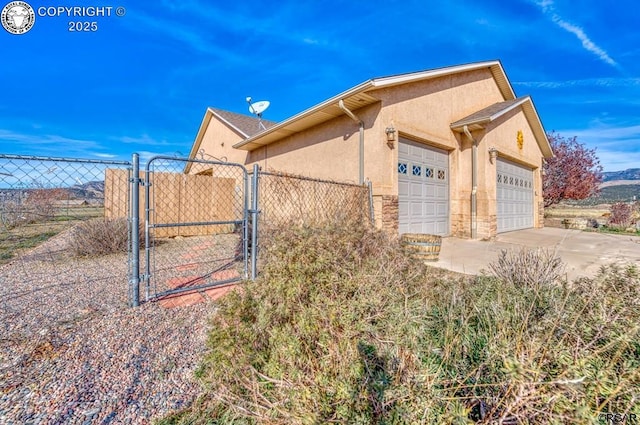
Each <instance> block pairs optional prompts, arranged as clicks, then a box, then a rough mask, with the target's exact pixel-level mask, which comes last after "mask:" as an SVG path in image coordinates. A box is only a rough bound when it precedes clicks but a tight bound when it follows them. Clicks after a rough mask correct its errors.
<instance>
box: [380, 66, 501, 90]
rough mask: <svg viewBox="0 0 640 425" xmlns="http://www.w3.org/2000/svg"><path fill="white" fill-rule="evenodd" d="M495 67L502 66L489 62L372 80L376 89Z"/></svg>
mask: <svg viewBox="0 0 640 425" xmlns="http://www.w3.org/2000/svg"><path fill="white" fill-rule="evenodd" d="M495 65H500V62H499V61H487V62H478V63H470V64H467V65H458V66H450V67H446V68H439V69H432V70H427V71H419V72H413V73H410V74H402V75H395V76H391V77H381V78H375V79H373V80H372V82H373V85H374V87H376V88H377V87H387V86H394V85H397V84H403V83H408V82H412V81H416V80H422V79H426V78H429V79H431V78H437V77H442V76H446V75H452V74H457V73H460V72H466V71H474V70H476V69H483V68H490V67H492V66H495Z"/></svg>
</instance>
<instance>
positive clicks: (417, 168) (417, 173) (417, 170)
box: [411, 165, 422, 176]
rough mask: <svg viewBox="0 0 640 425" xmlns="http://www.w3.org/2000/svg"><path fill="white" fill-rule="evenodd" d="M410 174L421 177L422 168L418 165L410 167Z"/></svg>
mask: <svg viewBox="0 0 640 425" xmlns="http://www.w3.org/2000/svg"><path fill="white" fill-rule="evenodd" d="M411 174H413V175H414V176H421V175H422V167H421V166H419V165H414V166H412V167H411Z"/></svg>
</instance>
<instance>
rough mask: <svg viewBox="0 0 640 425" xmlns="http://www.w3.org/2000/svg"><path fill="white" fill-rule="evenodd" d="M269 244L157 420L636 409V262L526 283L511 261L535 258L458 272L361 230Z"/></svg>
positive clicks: (313, 233) (299, 420) (568, 417)
mask: <svg viewBox="0 0 640 425" xmlns="http://www.w3.org/2000/svg"><path fill="white" fill-rule="evenodd" d="M265 240H269V241H270V242H269V244H268V245H267V246H265V247H264V248H263V252H262V254H264V255H265V257H266V264H265V268H264V269H263V274H262V276H261V277H260V278H259V279H258V280H257V281H256V282H247V283H246V284H245V285H244V286H243V287H242V291H237V292H235V293H233V294H232V295H230V296H227V297H226V298H225V299H223V301H222V303H221V305H220V310H219V312H218V314H216V315H215V316H214V317H213V319H212V328H211V331H210V337H209V353H208V355H207V356H206V358H205V359H204V361H203V363H202V365H201V367H200V369H199V372H198V376H199V377H200V379H201V381H202V383H203V384H204V387H203V391H204V392H203V395H202V396H201V398H200V399H199V401H198V402H197V403H196V404H194V405H193V406H192V407H191V408H190V409H188V410H186V411H184V412H181V413H180V414H177V415H174V416H171V417H168V418H166V419H165V420H163V421H162V422H161V423H163V424H318V423H349V424H431V423H460V424H462V423H487V424H488V423H502V424H516V423H523V424H524V423H528V424H542V423H544V424H547V423H557V424H561V423H595V422H597V419H598V415H599V414H600V413H602V412H618V413H634V414H640V403H638V401H639V400H640V342H638V341H639V337H640V331H639V330H640V325H639V323H640V296H639V295H640V273H639V272H638V269H637V268H634V267H629V268H627V269H618V268H614V267H611V268H603V269H602V271H601V273H600V274H599V275H598V276H597V277H596V278H594V279H582V280H579V281H576V282H573V283H571V284H562V283H556V282H555V278H554V276H555V274H554V273H541V274H540V275H539V279H538V280H537V281H536V282H535V284H524V285H523V284H522V282H521V279H520V277H519V276H521V275H522V274H523V270H520V269H518V267H523V266H527V265H530V264H531V263H530V261H529V260H533V257H526V258H528V260H527V261H524V260H523V261H519V260H517V261H515V262H513V264H515V266H514V267H511V268H508V267H507V268H505V269H504V270H505V273H503V276H502V278H497V277H493V276H480V277H477V278H465V277H452V275H451V274H444V273H441V272H439V271H437V270H436V269H429V268H426V267H425V266H423V265H420V264H416V263H414V262H412V261H411V260H410V259H408V258H407V257H406V256H405V255H404V254H403V253H402V252H401V250H400V248H399V247H398V245H397V243H395V242H393V241H389V240H388V239H387V238H386V237H385V236H384V235H383V234H381V233H379V232H376V231H373V230H369V229H364V228H349V229H343V228H336V227H324V228H315V229H312V228H287V229H280V231H279V232H276V233H274V234H273V235H271V237H270V238H265ZM518 255H519V254H515V257H517V256H518ZM537 258H538V260H539V261H548V260H553V258H551V257H550V258H545V257H537ZM495 268H496V269H499V268H500V266H495ZM548 269H549V270H551V271H553V270H557V269H558V267H557V265H556V266H549V267H548ZM509 270H515V274H514V276H510V275H509V273H508V271H509Z"/></svg>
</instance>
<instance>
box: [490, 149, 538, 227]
mask: <svg viewBox="0 0 640 425" xmlns="http://www.w3.org/2000/svg"><path fill="white" fill-rule="evenodd" d="M497 170H498V176H497V179H498V181H497V189H498V196H497V198H498V199H497V200H498V233H501V232H508V231H511V230H518V229H528V228H530V227H533V172H532V171H531V170H530V169H529V168H526V167H523V166H522V165H518V164H515V163H513V162H510V161H507V160H505V159H500V158H498V164H497Z"/></svg>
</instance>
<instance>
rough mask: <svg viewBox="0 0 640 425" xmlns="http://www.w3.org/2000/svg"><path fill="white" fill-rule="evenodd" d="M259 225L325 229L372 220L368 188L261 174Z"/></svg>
mask: <svg viewBox="0 0 640 425" xmlns="http://www.w3.org/2000/svg"><path fill="white" fill-rule="evenodd" d="M258 181H259V191H258V192H259V197H258V203H259V209H260V225H261V226H262V227H263V228H272V227H277V226H283V225H300V226H322V225H327V224H335V223H356V222H358V223H362V222H367V221H370V220H371V221H372V220H373V212H372V211H373V210H372V208H373V206H372V200H371V191H370V187H369V186H368V185H357V184H352V183H342V182H336V181H330V180H321V179H313V178H309V177H302V176H296V175H290V174H285V173H274V172H266V171H260V172H259V179H258Z"/></svg>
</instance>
